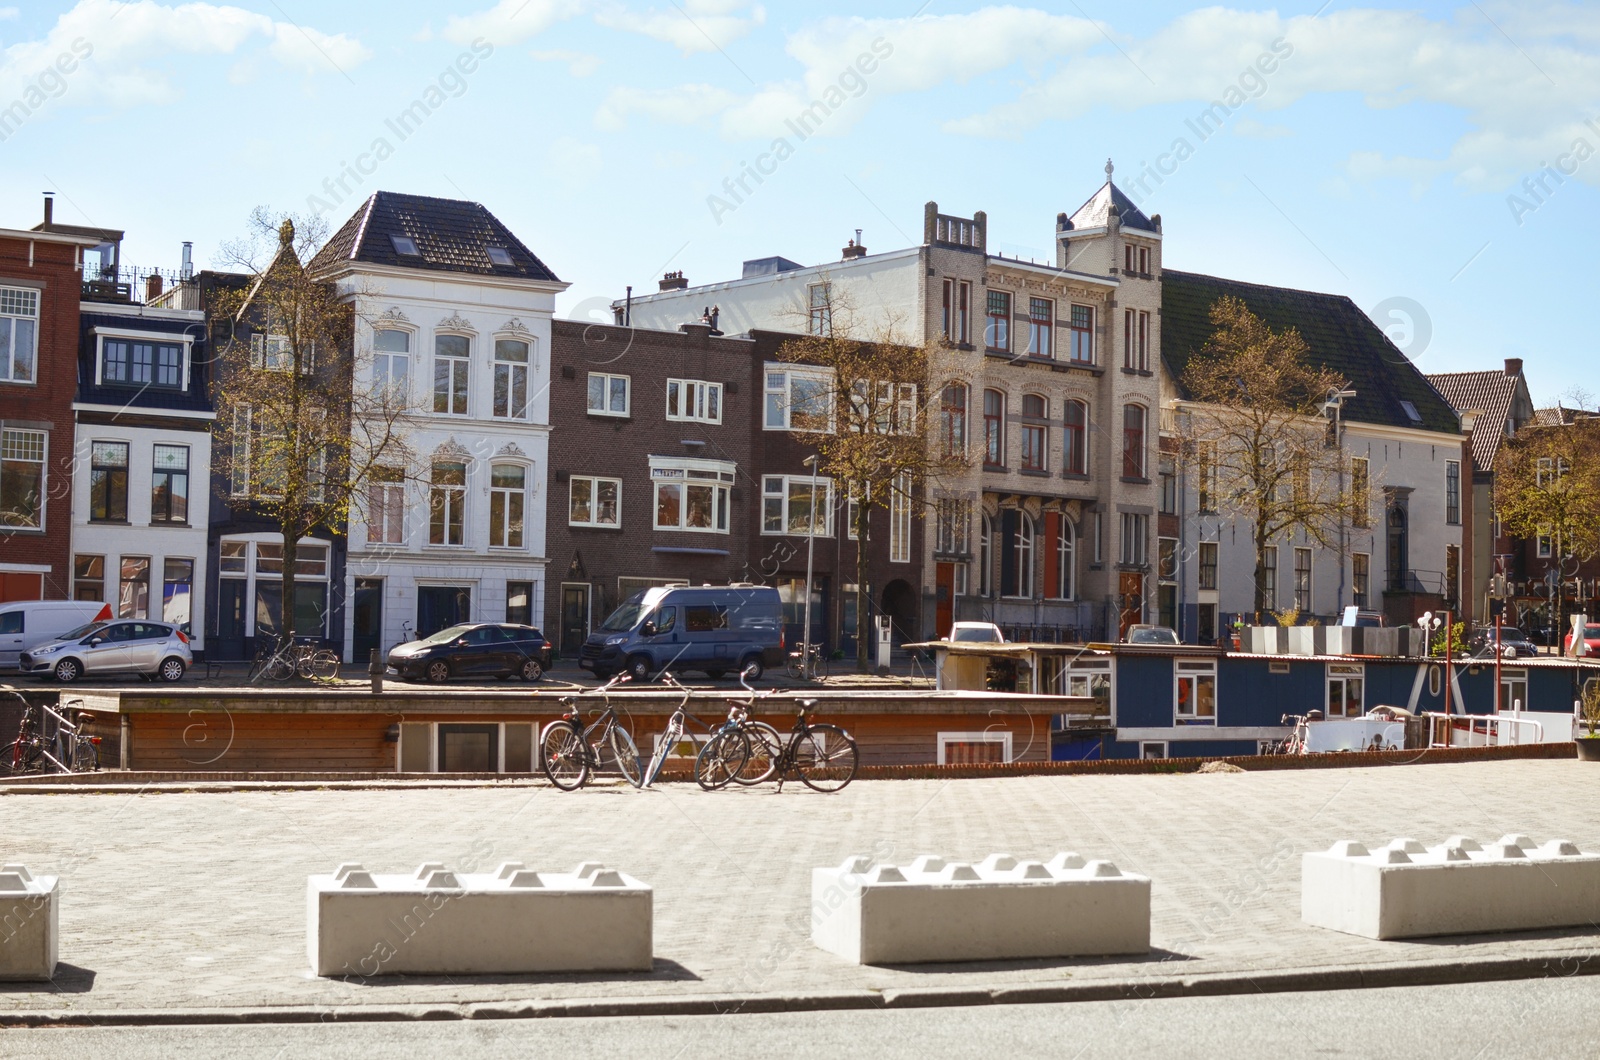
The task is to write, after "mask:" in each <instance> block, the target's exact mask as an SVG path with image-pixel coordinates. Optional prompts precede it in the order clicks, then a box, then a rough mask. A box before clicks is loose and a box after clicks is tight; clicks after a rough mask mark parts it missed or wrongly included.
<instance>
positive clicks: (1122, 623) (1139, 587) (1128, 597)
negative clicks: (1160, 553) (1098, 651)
mask: <svg viewBox="0 0 1600 1060" xmlns="http://www.w3.org/2000/svg"><path fill="white" fill-rule="evenodd" d="M1117 590H1118V592H1119V593H1120V594H1121V597H1122V599H1121V603H1120V605H1119V606H1120V607H1121V614H1120V615H1119V617H1118V629H1117V639H1118V640H1121V639H1122V638H1124V637H1126V636H1127V635H1128V627H1129V626H1132V625H1137V624H1138V623H1140V622H1143V621H1144V575H1142V574H1140V573H1139V572H1138V571H1131V570H1125V571H1123V572H1122V574H1121V575H1120V576H1119V577H1118V586H1117Z"/></svg>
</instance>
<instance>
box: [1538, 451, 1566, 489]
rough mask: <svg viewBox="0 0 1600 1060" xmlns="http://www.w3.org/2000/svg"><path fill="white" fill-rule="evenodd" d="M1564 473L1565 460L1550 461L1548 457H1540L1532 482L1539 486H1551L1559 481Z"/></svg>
mask: <svg viewBox="0 0 1600 1060" xmlns="http://www.w3.org/2000/svg"><path fill="white" fill-rule="evenodd" d="M1566 473H1567V462H1566V460H1565V459H1551V458H1550V457H1548V456H1541V457H1539V459H1538V462H1537V467H1536V470H1535V471H1534V480H1535V482H1536V484H1537V485H1540V486H1548V485H1553V484H1555V483H1557V482H1559V481H1561V476H1563V475H1565V474H1566Z"/></svg>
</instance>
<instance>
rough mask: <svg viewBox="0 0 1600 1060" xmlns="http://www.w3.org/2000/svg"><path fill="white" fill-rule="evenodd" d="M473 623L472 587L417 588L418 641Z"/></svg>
mask: <svg viewBox="0 0 1600 1060" xmlns="http://www.w3.org/2000/svg"><path fill="white" fill-rule="evenodd" d="M471 621H472V587H471V586H470V585H419V586H417V639H418V640H421V639H422V638H423V637H429V636H432V635H433V634H435V633H437V632H439V631H440V630H441V629H449V628H450V627H451V626H454V625H457V624H459V623H462V622H471Z"/></svg>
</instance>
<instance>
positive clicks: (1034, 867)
mask: <svg viewBox="0 0 1600 1060" xmlns="http://www.w3.org/2000/svg"><path fill="white" fill-rule="evenodd" d="M811 899H812V930H811V939H812V941H813V942H814V943H816V945H818V946H819V947H821V948H822V949H824V950H827V951H828V952H830V953H834V954H837V955H838V956H840V957H843V958H844V959H846V960H848V961H854V962H855V963H857V964H917V963H927V962H932V961H985V960H1017V959H1022V958H1029V957H1088V956H1102V955H1107V954H1122V953H1148V952H1149V950H1150V879H1149V877H1147V876H1137V875H1134V874H1132V873H1125V872H1122V871H1121V870H1119V869H1118V868H1117V867H1116V866H1115V865H1113V864H1112V863H1111V862H1109V861H1093V860H1088V859H1085V858H1082V857H1080V856H1078V855H1077V854H1070V853H1068V854H1057V855H1056V856H1055V857H1054V858H1052V859H1050V860H1049V861H1019V860H1018V859H1016V858H1014V857H1011V856H1010V855H1008V854H993V855H990V856H989V857H987V858H985V859H984V860H983V861H982V862H980V863H978V864H975V865H974V864H967V863H964V862H957V861H946V860H944V859H943V858H939V857H934V856H932V855H923V856H922V857H919V858H917V859H916V860H915V861H913V862H912V863H911V864H909V865H898V866H896V865H873V864H872V862H871V860H870V859H869V858H865V857H856V858H850V859H848V860H846V861H845V862H844V863H843V864H842V865H840V866H838V867H837V868H819V869H813V870H812V874H811Z"/></svg>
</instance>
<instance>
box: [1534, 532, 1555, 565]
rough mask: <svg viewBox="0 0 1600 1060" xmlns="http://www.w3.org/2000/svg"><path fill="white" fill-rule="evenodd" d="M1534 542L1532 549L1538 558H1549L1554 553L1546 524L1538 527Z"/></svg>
mask: <svg viewBox="0 0 1600 1060" xmlns="http://www.w3.org/2000/svg"><path fill="white" fill-rule="evenodd" d="M1534 542H1535V544H1534V551H1536V552H1537V553H1538V555H1539V558H1540V559H1549V558H1550V557H1551V556H1552V555H1553V554H1554V553H1555V549H1554V548H1552V547H1551V538H1550V528H1549V527H1548V526H1543V527H1540V528H1539V534H1538V536H1537V537H1536V538H1535V539H1534Z"/></svg>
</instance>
